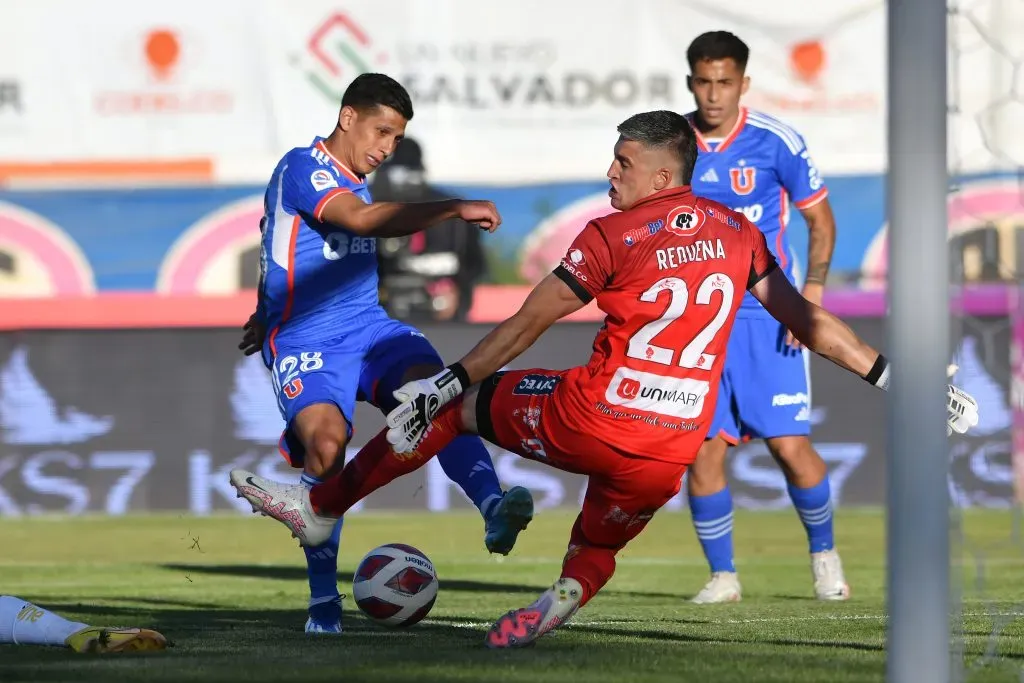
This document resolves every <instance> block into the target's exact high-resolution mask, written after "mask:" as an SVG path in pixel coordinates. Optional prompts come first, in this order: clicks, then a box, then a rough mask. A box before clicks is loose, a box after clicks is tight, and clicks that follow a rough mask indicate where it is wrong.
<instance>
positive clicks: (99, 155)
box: [0, 0, 1024, 184]
mask: <svg viewBox="0 0 1024 683" xmlns="http://www.w3.org/2000/svg"><path fill="white" fill-rule="evenodd" d="M1011 5H1013V3H1007V2H989V3H974V4H973V5H971V6H970V7H966V8H964V9H963V10H962V11H960V12H959V13H957V14H955V15H954V16H953V17H952V19H951V24H950V26H951V30H950V33H951V36H950V57H951V61H950V65H951V66H950V79H951V83H952V84H953V88H952V89H951V98H952V100H953V108H954V110H955V111H956V112H957V113H958V114H960V115H959V116H955V117H953V118H952V119H951V126H950V127H951V133H952V137H951V139H952V141H953V142H954V144H953V145H952V149H951V152H952V155H953V157H954V162H955V167H956V168H957V169H958V170H969V171H979V170H991V169H994V168H1005V167H1006V164H1007V163H1009V164H1011V165H1014V166H1019V165H1021V164H1024V157H1021V153H1022V149H1024V147H1022V145H1021V139H1022V136H1021V133H1020V130H1019V126H1016V125H1015V124H1016V122H1017V121H1018V120H1019V117H1020V111H1019V108H1020V104H1019V102H1017V101H1015V100H1014V99H1013V98H1012V97H1009V96H1008V93H1009V92H1010V91H1011V90H1012V87H1013V79H1014V78H1015V74H1016V72H1017V67H1018V66H1019V64H1016V61H1015V57H1014V55H1016V54H1017V53H1016V51H1015V49H1014V46H1015V45H1016V43H1015V42H1014V41H1015V40H1016V39H1017V37H1018V36H1019V35H1020V31H1021V27H1022V26H1021V21H1022V15H1021V14H1020V13H1019V12H1014V11H1011V7H1010V6H1011ZM808 7H809V5H808V1H807V0H773V2H770V3H758V2H750V1H749V0H718V1H717V2H709V1H707V0H640V1H638V2H634V3H631V4H630V5H629V6H628V7H624V6H623V5H622V4H621V3H617V2H613V1H612V0H561V1H560V2H555V3H552V2H546V1H545V0H521V1H520V2H516V3H479V2H473V1H472V0H434V1H432V2H429V3H425V2H422V1H421V0H393V2H390V3H387V4H382V3H372V2H364V3H352V2H341V1H340V0H303V2H288V1H286V0H220V1H219V2H214V3H210V2H203V1H202V0H181V1H179V2H174V3H170V4H164V5H160V6H159V7H156V6H154V5H152V4H151V3H140V2H133V1H132V0H91V1H90V2H88V3H69V2H60V1H58V0H38V1H34V2H20V3H18V9H17V11H16V12H15V11H11V12H9V13H7V15H6V16H5V17H4V22H3V24H2V25H0V179H3V178H5V177H15V178H18V177H40V176H46V175H47V174H49V175H55V174H59V173H63V174H65V175H68V174H70V175H74V176H76V177H77V178H78V180H82V179H91V180H93V181H95V180H96V178H95V174H96V173H97V172H107V171H111V168H110V167H109V164H110V163H111V162H114V161H118V162H120V161H123V160H126V159H128V160H137V161H146V162H147V164H149V165H147V166H145V167H141V166H135V167H131V166H129V167H120V171H118V173H119V175H120V176H121V179H122V181H123V180H125V179H127V180H129V181H130V180H131V179H132V178H131V176H132V173H131V169H133V168H134V169H136V175H139V174H143V175H146V176H147V177H148V176H160V175H161V174H163V175H164V176H173V175H175V174H181V173H183V170H182V169H181V168H180V167H178V166H174V165H167V163H166V162H167V161H168V160H170V159H178V160H180V159H190V160H192V161H195V162H196V163H200V164H204V166H202V169H201V170H199V169H193V170H192V171H191V172H190V173H188V174H187V175H192V176H196V177H206V178H207V179H210V178H213V179H217V180H220V181H222V182H228V183H232V184H247V183H252V182H258V181H260V180H262V179H263V178H264V177H265V176H266V175H267V174H268V172H269V170H270V169H271V168H273V165H274V163H275V162H276V160H277V159H278V158H280V156H281V155H282V154H283V152H284V151H286V150H287V149H289V148H291V147H293V146H296V145H302V144H307V143H308V141H309V140H310V139H311V138H312V137H313V136H314V135H317V134H320V135H325V134H327V133H329V132H330V131H331V129H332V128H333V122H334V121H335V119H336V115H337V111H338V104H339V100H340V96H341V93H342V92H343V91H344V89H345V87H346V86H347V85H348V84H349V83H350V82H351V81H352V79H353V78H355V77H356V76H357V75H359V74H360V73H363V72H367V71H383V72H386V73H389V74H391V75H392V76H394V77H396V78H397V79H398V80H400V81H401V82H402V83H403V84H404V85H405V86H406V87H407V88H408V89H409V91H410V93H411V94H412V97H413V102H414V105H415V108H416V111H417V114H416V117H415V120H414V121H413V123H412V126H411V128H410V131H409V132H410V134H411V135H413V136H415V137H417V138H418V139H420V140H421V142H423V144H424V147H425V150H426V157H427V163H428V167H429V168H431V169H433V172H434V173H435V174H436V175H437V177H438V179H440V180H442V181H444V182H452V183H486V184H520V183H537V182H556V181H598V180H600V179H601V177H602V174H603V172H604V169H605V168H607V165H608V163H609V162H608V155H609V151H610V149H611V146H612V144H613V143H614V141H615V138H616V133H615V127H616V125H617V124H619V123H620V122H621V121H622V120H624V119H625V118H626V117H628V116H629V115H631V114H634V113H636V112H639V111H647V110H652V109H671V110H674V111H679V112H685V111H689V110H691V109H692V108H693V100H692V96H691V95H690V93H689V91H688V88H687V81H686V77H687V74H688V72H689V67H688V65H687V60H686V49H687V47H688V45H689V44H690V42H691V41H692V40H693V39H694V38H695V37H696V36H698V35H699V34H701V33H702V32H705V31H710V30H727V31H731V32H733V33H735V34H737V35H738V36H740V37H741V38H742V39H743V40H744V41H745V42H746V43H747V44H748V45H749V47H750V50H751V56H750V62H749V64H748V69H747V75H749V76H750V78H751V81H750V89H749V91H748V92H747V94H746V96H745V99H744V104H746V105H747V106H749V107H752V108H756V109H760V110H762V111H765V112H767V113H769V114H772V115H774V116H776V117H778V118H780V119H782V120H783V121H785V122H786V123H788V124H790V125H792V126H794V127H795V128H796V129H797V130H798V131H800V132H801V133H802V135H803V136H804V137H805V138H806V140H807V142H808V144H809V145H810V149H811V151H812V153H813V154H814V158H815V160H816V163H817V166H818V167H819V168H820V169H821V170H822V171H823V172H824V173H825V174H826V176H835V175H839V174H846V175H849V174H868V173H870V174H874V173H880V172H883V171H884V170H885V168H886V162H885V154H886V149H885V116H884V114H885V105H886V102H885V84H886V76H887V73H886V71H887V69H886V67H887V65H886V49H885V41H886V26H885V3H884V2H882V0H868V1H867V2H861V1H860V0H833V1H832V2H829V3H826V4H821V3H818V4H816V5H814V11H812V12H809V11H808ZM98 19H102V20H98ZM83 26H88V27H89V30H88V31H83V30H82V27H83ZM896 39H900V37H897V38H896ZM57 45H59V46H60V49H55V48H54V46H57ZM978 74H986V76H987V77H986V78H979V77H978ZM69 161H72V162H76V163H78V162H81V163H84V164H85V165H84V166H81V165H80V166H77V167H75V168H74V169H72V168H70V167H67V166H62V167H53V166H47V164H49V163H50V162H69ZM136 179H138V178H136Z"/></svg>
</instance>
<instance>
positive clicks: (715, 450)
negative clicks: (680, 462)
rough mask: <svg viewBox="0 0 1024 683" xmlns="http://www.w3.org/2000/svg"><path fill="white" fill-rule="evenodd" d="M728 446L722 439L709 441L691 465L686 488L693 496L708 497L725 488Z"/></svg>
mask: <svg viewBox="0 0 1024 683" xmlns="http://www.w3.org/2000/svg"><path fill="white" fill-rule="evenodd" d="M727 452H728V444H726V442H725V441H723V440H722V439H718V438H715V439H708V440H707V441H705V442H704V444H703V445H702V446H701V448H700V451H699V452H698V453H697V459H696V460H694V461H693V463H692V464H691V465H690V467H689V469H688V470H687V471H688V473H689V474H688V475H687V478H686V487H687V490H688V491H689V492H690V494H691V495H697V496H707V495H711V494H713V493H717V492H718V491H721V490H722V489H723V488H725V485H726V483H727V481H726V478H725V456H726V454H727Z"/></svg>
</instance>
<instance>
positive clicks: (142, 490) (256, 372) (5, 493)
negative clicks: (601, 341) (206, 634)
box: [0, 318, 1013, 517]
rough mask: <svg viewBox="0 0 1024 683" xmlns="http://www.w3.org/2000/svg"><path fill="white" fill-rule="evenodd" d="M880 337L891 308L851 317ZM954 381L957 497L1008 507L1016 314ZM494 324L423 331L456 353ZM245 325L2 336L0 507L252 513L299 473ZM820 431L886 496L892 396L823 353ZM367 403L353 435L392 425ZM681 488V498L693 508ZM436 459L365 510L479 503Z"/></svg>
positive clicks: (866, 489)
mask: <svg viewBox="0 0 1024 683" xmlns="http://www.w3.org/2000/svg"><path fill="white" fill-rule="evenodd" d="M852 323H853V325H854V327H855V328H856V330H857V331H858V333H860V334H862V335H864V337H865V338H866V339H867V340H868V341H869V342H871V343H873V344H878V345H882V344H883V342H884V328H883V325H882V320H881V319H866V318H865V319H854V320H852ZM964 325H965V329H964V332H965V336H964V338H963V341H962V343H961V344H960V345H959V347H958V348H957V349H956V356H957V360H958V362H959V364H960V373H959V374H958V376H957V377H956V379H955V381H956V382H957V383H958V384H960V385H961V386H963V387H964V388H965V389H966V390H967V391H969V392H971V393H972V394H973V395H974V396H975V397H976V398H977V399H978V401H979V402H980V403H981V407H982V410H981V423H980V424H979V425H978V427H977V429H976V430H974V431H973V432H972V434H971V435H970V436H968V437H959V438H954V439H952V440H951V446H950V451H949V452H948V453H936V454H934V455H935V457H936V459H939V458H943V457H948V458H950V459H951V467H952V474H951V476H950V479H949V488H950V493H951V495H952V497H953V500H954V501H955V502H956V503H957V504H959V505H964V506H987V507H1002V506H1008V505H1010V504H1011V501H1012V498H1013V483H1012V482H1013V477H1012V471H1011V464H1010V445H1011V444H1010V441H1011V437H1010V427H1011V422H1012V414H1011V412H1010V406H1009V401H1008V394H1009V377H1010V372H1009V344H1010V326H1009V323H1008V321H1007V319H1006V318H978V319H972V320H967V321H965V322H964ZM488 329H489V328H488V327H487V326H473V325H459V324H449V325H444V326H437V327H427V328H424V332H425V333H426V335H427V336H428V338H430V339H431V340H432V341H433V342H434V344H435V345H436V346H437V347H438V349H439V350H440V351H441V353H442V355H443V356H444V357H445V358H448V359H453V358H457V357H459V356H460V355H461V354H462V353H464V352H465V351H467V350H468V349H469V348H470V347H471V345H472V344H474V343H475V342H476V340H478V339H479V338H480V337H482V336H483V335H484V334H485V333H486V332H487V330H488ZM595 332H596V326H595V325H593V324H582V323H580V324H564V325H560V326H558V327H556V328H555V329H553V330H551V331H549V332H548V333H547V334H546V335H545V336H544V337H542V338H541V340H540V341H538V343H537V344H536V345H534V347H533V348H531V349H530V350H529V351H528V352H527V353H526V354H524V356H523V357H522V358H521V359H520V360H519V361H517V363H516V364H515V366H514V367H521V368H526V367H549V368H565V367H570V366H572V365H575V364H578V363H581V362H585V361H586V359H587V357H588V356H589V352H590V348H591V342H592V339H593V335H594V333H595ZM236 342H237V332H236V331H234V330H149V331H142V330H139V331H102V332H78V331H64V332H24V333H4V334H0V516H5V517H8V516H15V515H31V514H39V513H44V512H60V513H67V514H81V513H87V512H89V513H93V512H95V513H107V514H112V515H121V514H126V513H129V512H141V511H160V510H164V511H169V510H170V511H185V512H191V513H194V514H200V515H202V514H208V513H211V512H215V511H227V510H238V511H240V512H242V511H245V509H246V508H245V506H244V505H243V504H241V503H240V502H239V501H238V500H237V499H236V498H235V496H234V492H233V491H232V490H231V489H230V487H229V486H228V481H227V473H228V471H229V470H230V469H231V468H233V467H247V468H251V469H255V470H257V471H259V472H260V473H261V474H263V475H265V476H270V477H274V478H279V479H282V480H286V481H287V480H292V479H294V478H295V477H296V476H297V472H296V471H294V470H291V469H290V468H289V467H288V466H287V465H286V463H285V461H284V460H283V459H282V458H281V456H280V455H279V454H278V451H277V440H278V437H279V435H280V429H281V418H280V416H279V414H278V411H277V405H276V400H275V394H274V392H273V388H272V385H271V381H270V377H269V375H268V373H267V371H266V369H265V368H264V367H263V365H262V362H261V361H260V360H259V359H258V357H250V358H244V357H243V356H241V355H240V354H239V353H238V352H237V350H236V349H235V344H236ZM812 376H813V379H814V391H813V405H812V406H811V410H810V411H809V412H810V417H811V420H812V422H813V423H814V442H815V446H816V447H817V449H818V451H819V452H820V453H821V455H822V457H823V458H824V459H825V461H826V462H827V463H828V465H829V468H830V471H831V476H832V491H833V496H834V497H835V501H836V503H837V504H841V505H881V504H883V503H884V501H885V472H886V460H885V458H886V452H885V430H886V419H885V414H886V411H885V400H884V396H883V395H882V394H881V393H880V392H878V391H877V390H876V389H874V388H872V387H870V386H869V385H867V384H866V383H864V382H863V381H859V380H858V379H857V378H855V377H852V376H850V375H848V373H846V372H844V371H842V370H840V369H838V368H836V367H834V366H832V365H831V364H829V363H827V362H825V361H821V360H820V359H818V358H817V357H815V359H814V361H813V362H812ZM382 423H383V420H382V418H381V416H380V415H379V414H378V413H377V412H376V411H375V410H374V409H373V408H372V407H370V406H367V405H360V406H359V409H358V410H357V412H356V416H355V426H356V431H355V437H354V440H353V447H354V448H355V447H358V446H359V445H361V444H363V443H365V442H366V441H367V440H369V438H370V437H372V436H373V435H374V434H375V433H376V432H377V430H378V429H379V428H380V427H381V426H382ZM492 453H493V456H494V464H495V468H496V471H497V473H498V476H499V478H500V479H501V481H502V482H503V484H504V485H505V486H512V485H517V484H519V485H523V486H527V487H528V488H530V489H531V490H532V491H533V492H534V495H535V496H536V498H537V503H538V506H539V507H540V508H542V509H543V508H548V507H556V506H568V507H573V506H575V505H577V504H578V501H579V500H580V496H581V495H582V492H583V485H584V480H583V479H582V478H581V477H578V476H576V475H568V474H564V473H561V472H558V471H556V470H554V469H551V468H548V467H545V466H543V465H541V464H539V463H536V462H532V461H527V460H524V459H521V458H519V457H517V456H515V455H512V454H510V453H507V452H503V451H500V450H499V449H496V448H494V449H492ZM728 471H729V477H730V481H731V485H732V489H733V493H734V496H735V498H736V501H737V504H738V505H739V506H741V507H744V508H777V507H785V506H787V505H788V504H789V503H788V496H787V493H786V484H785V480H784V478H783V476H782V474H781V472H780V471H779V469H778V467H777V466H776V465H775V464H774V462H773V461H772V459H771V457H770V456H769V455H768V453H767V451H766V449H765V448H764V446H763V444H761V443H752V444H749V445H745V446H742V447H740V448H736V449H733V450H732V451H731V455H730V457H729V460H728ZM683 503H684V499H683V497H682V494H681V495H680V497H678V498H676V499H675V500H674V501H672V503H671V504H670V505H671V506H672V507H679V506H682V505H683ZM468 505H469V504H468V502H467V501H466V500H465V498H464V497H463V495H462V494H461V492H459V490H458V489H457V488H456V487H455V486H454V485H452V484H451V482H449V481H448V480H447V479H446V477H445V476H444V474H443V472H442V471H441V468H440V466H438V464H437V462H436V460H435V461H432V462H431V463H430V464H429V465H428V466H427V467H424V468H423V469H421V470H419V471H417V472H415V473H413V474H410V475H408V476H406V477H404V478H402V479H400V480H399V481H396V482H394V483H393V484H391V485H389V486H388V487H386V488H384V489H382V490H380V491H378V492H377V493H375V494H374V495H373V496H372V497H371V498H369V499H368V500H367V501H366V502H365V504H364V508H362V509H370V510H372V509H395V510H448V509H457V508H465V507H468Z"/></svg>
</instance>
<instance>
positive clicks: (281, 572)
mask: <svg viewBox="0 0 1024 683" xmlns="http://www.w3.org/2000/svg"><path fill="white" fill-rule="evenodd" d="M160 567H161V568H162V569H169V570H171V571H180V572H183V573H184V574H186V575H194V574H207V575H211V576H235V577H244V578H250V579H270V580H275V581H302V582H305V581H306V579H307V577H306V568H305V567H289V566H284V565H256V564H203V565H200V564H162V565H160ZM352 578H353V576H352V572H338V579H339V580H340V581H347V582H349V583H351V582H352ZM440 584H441V589H442V590H446V591H469V592H475V593H490V592H495V591H500V592H504V593H530V594H536V593H540V592H542V591H544V590H546V589H547V588H548V587H549V586H548V585H542V584H535V585H527V584H520V583H492V582H490V581H466V580H463V579H444V578H442V579H440Z"/></svg>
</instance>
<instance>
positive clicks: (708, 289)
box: [626, 273, 735, 370]
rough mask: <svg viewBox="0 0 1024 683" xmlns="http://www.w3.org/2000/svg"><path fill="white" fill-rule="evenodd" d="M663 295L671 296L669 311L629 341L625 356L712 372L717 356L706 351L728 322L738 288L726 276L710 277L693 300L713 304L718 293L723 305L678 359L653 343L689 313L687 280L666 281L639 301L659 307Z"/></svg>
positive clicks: (704, 304)
mask: <svg viewBox="0 0 1024 683" xmlns="http://www.w3.org/2000/svg"><path fill="white" fill-rule="evenodd" d="M663 292H668V296H669V303H668V308H666V309H665V312H664V313H663V314H662V315H661V317H660V318H658V319H656V320H652V321H651V322H649V323H647V324H646V325H644V326H643V327H641V328H640V329H639V330H637V331H636V332H635V333H634V334H633V336H632V337H630V339H629V343H628V344H627V347H626V356H628V357H629V358H637V359H640V360H646V361H651V362H652V363H658V364H660V365H678V366H679V367H681V368H690V369H700V370H710V369H711V365H712V363H714V362H715V355H714V354H709V353H705V350H706V349H707V348H708V346H709V345H710V344H711V342H712V341H714V339H715V335H717V334H718V332H719V331H720V330H721V329H722V328H723V327H725V324H726V323H727V322H728V321H729V311H730V310H732V305H733V297H734V296H735V286H734V285H733V282H732V280H730V279H729V277H728V276H727V275H725V274H723V273H711V274H710V275H708V276H707V277H706V278H704V280H703V281H702V282H701V283H700V286H699V287H698V288H697V294H696V296H695V297H694V303H695V304H698V305H702V306H707V305H709V304H711V300H712V296H713V295H714V293H715V292H721V293H722V298H721V302H720V303H719V305H718V311H717V312H716V313H715V317H714V318H712V319H711V321H710V322H709V323H708V324H707V325H705V326H704V327H703V328H702V329H701V330H700V331H699V332H698V333H697V334H696V335H695V336H694V337H693V338H692V339H690V340H689V341H688V343H687V344H686V346H684V347H683V349H682V351H679V352H678V358H677V357H676V354H677V350H676V349H670V348H667V347H664V346H658V345H657V344H655V343H654V338H655V337H657V336H658V335H659V334H661V333H662V332H664V331H665V329H666V328H668V326H669V325H671V324H672V322H673V321H675V320H677V319H678V318H681V317H682V316H683V314H685V313H686V308H687V306H688V305H689V303H690V289H689V287H688V286H687V284H686V281H685V280H682V279H680V278H677V277H666V278H662V279H661V280H658V281H657V282H655V283H654V285H653V286H651V288H650V289H648V290H647V291H645V292H644V293H643V294H641V295H640V301H642V302H646V303H652V304H653V303H657V302H658V299H659V298H660V297H661V296H662V293H663Z"/></svg>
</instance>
